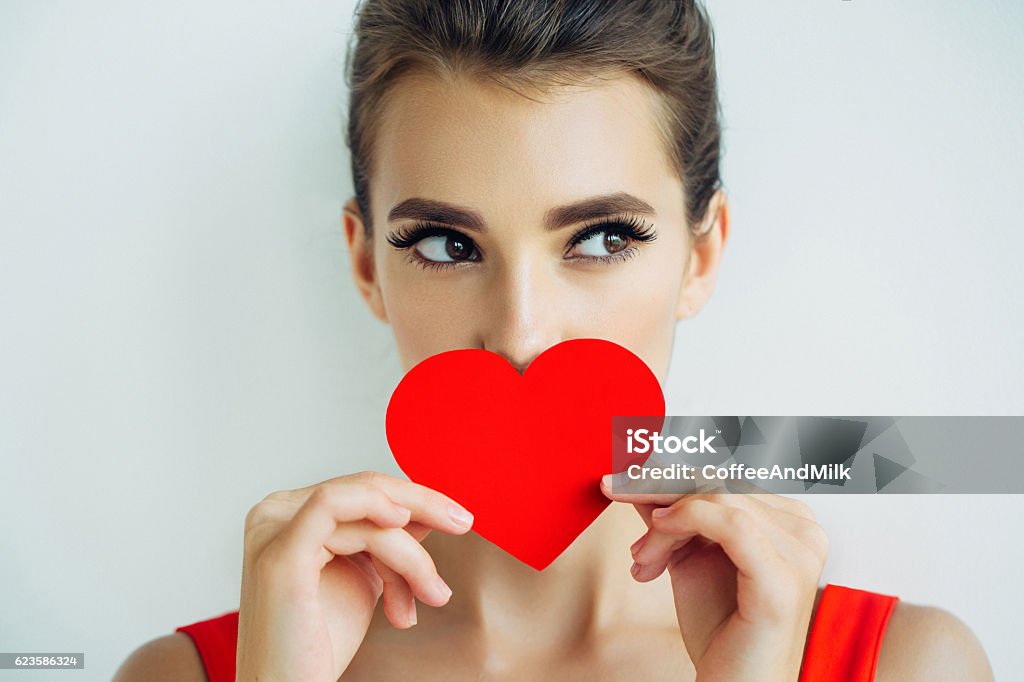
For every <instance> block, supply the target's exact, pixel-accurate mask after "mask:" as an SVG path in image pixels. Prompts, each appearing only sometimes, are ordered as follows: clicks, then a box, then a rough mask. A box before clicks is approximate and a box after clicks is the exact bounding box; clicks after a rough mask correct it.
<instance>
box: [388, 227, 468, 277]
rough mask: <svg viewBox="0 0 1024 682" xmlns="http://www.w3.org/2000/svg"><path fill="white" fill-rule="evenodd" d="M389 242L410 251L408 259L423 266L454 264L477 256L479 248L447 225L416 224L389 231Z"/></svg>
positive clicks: (452, 265) (400, 249) (438, 266)
mask: <svg viewBox="0 0 1024 682" xmlns="http://www.w3.org/2000/svg"><path fill="white" fill-rule="evenodd" d="M387 240H388V243H389V244H391V245H392V246H393V247H395V248H396V249H398V250H399V251H406V250H410V251H412V253H411V254H409V257H410V259H412V260H413V261H415V262H416V263H417V264H419V265H422V266H424V267H428V266H429V267H434V268H441V267H454V266H455V265H456V264H458V263H465V262H473V261H478V260H480V249H478V248H477V246H476V244H475V243H474V242H473V240H472V239H470V238H469V237H467V236H466V235H464V234H462V233H461V232H459V231H458V230H453V229H452V228H450V227H444V226H442V225H431V224H426V223H422V224H417V225H414V226H413V227H411V228H402V229H399V230H397V231H395V232H394V233H392V234H389V235H388V237H387Z"/></svg>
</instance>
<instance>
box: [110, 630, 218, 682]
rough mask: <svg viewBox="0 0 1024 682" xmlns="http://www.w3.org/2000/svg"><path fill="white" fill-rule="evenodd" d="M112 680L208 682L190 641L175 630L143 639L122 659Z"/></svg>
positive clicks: (133, 681)
mask: <svg viewBox="0 0 1024 682" xmlns="http://www.w3.org/2000/svg"><path fill="white" fill-rule="evenodd" d="M113 682H207V678H206V670H205V669H204V668H203V662H202V661H201V660H200V658H199V652H198V651H196V647H195V645H194V644H193V643H192V640H191V639H190V638H189V636H188V635H186V634H185V633H184V632H175V633H173V634H170V635H165V636H163V637H158V638H156V639H154V640H151V641H149V642H146V643H145V644H143V645H142V646H140V647H139V648H138V649H136V650H135V651H133V652H132V653H131V654H130V655H129V656H128V658H126V659H125V661H124V663H122V664H121V667H120V668H118V670H117V672H116V673H114V680H113Z"/></svg>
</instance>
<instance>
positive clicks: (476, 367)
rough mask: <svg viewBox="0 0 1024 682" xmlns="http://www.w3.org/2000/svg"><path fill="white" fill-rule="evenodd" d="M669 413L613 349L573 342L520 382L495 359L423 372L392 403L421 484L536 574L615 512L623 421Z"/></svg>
mask: <svg viewBox="0 0 1024 682" xmlns="http://www.w3.org/2000/svg"><path fill="white" fill-rule="evenodd" d="M664 414H665V398H664V396H663V395H662V392H661V385H660V384H659V382H658V379H657V377H656V376H654V374H653V373H652V372H651V370H650V368H649V367H647V365H646V364H645V363H644V361H643V360H641V359H640V358H639V357H637V356H636V355H634V354H633V353H631V352H630V351H628V350H627V349H625V348H623V347H622V346H619V345H617V344H614V343H612V342H610V341H603V340H599V339H574V340H571V341H564V342H562V343H560V344H558V345H556V346H552V347H551V348H549V349H548V350H546V351H544V352H543V353H541V354H540V355H539V356H538V357H537V358H536V359H535V360H534V361H533V362H532V363H531V364H530V365H529V367H527V369H526V371H525V372H524V373H523V374H522V375H520V374H519V372H517V371H516V369H515V368H514V367H513V366H512V365H511V364H509V362H508V361H506V360H505V359H504V358H503V357H501V356H500V355H497V354H496V353H492V352H490V351H486V350H453V351H448V352H446V353H440V354H438V355H435V356H433V357H430V358H427V359H426V360H424V361H423V362H421V363H419V364H418V365H416V366H415V367H413V368H412V369H411V370H409V373H408V374H406V375H405V377H404V378H403V379H402V381H401V382H400V383H399V384H398V387H397V388H396V389H395V392H394V394H393V395H392V396H391V401H390V403H389V404H388V411H387V418H386V429H387V438H388V444H389V445H390V446H391V451H392V453H393V454H394V456H395V460H396V461H397V462H398V466H399V467H401V469H402V471H404V472H405V474H406V475H407V476H408V477H409V478H410V479H411V480H413V481H415V482H417V483H420V484H422V485H425V486H427V487H429V488H433V489H434V490H437V491H440V492H442V493H444V494H445V495H448V496H449V497H451V498H452V499H454V500H455V501H457V502H459V503H460V504H461V505H463V506H464V507H466V508H467V509H469V511H471V512H473V515H474V517H475V520H474V523H473V530H475V531H476V532H477V533H479V534H480V535H481V536H483V537H484V538H486V539H487V540H489V541H491V542H493V543H494V544H496V545H497V546H499V547H501V548H502V549H504V550H505V551H506V552H508V553H509V554H511V555H513V556H514V557H516V558H517V559H519V560H520V561H523V562H525V563H527V564H529V565H530V566H533V567H534V568H536V569H537V570H541V569H543V568H545V567H546V566H547V565H548V564H550V563H551V562H552V561H554V560H555V558H556V557H558V555H560V554H561V553H562V552H563V551H564V550H565V549H566V548H567V547H568V546H569V545H570V544H572V541H573V540H575V539H576V537H577V536H579V534H580V533H582V532H583V531H584V530H586V528H587V526H589V525H590V524H591V523H593V521H594V519H596V518H597V517H598V515H599V514H600V513H601V512H602V511H604V509H605V507H607V506H608V504H609V500H608V499H607V498H606V497H605V496H604V495H602V494H601V490H600V479H601V476H602V475H603V474H606V473H609V472H610V471H611V467H612V438H611V435H612V417H613V416H625V415H653V416H663V415H664Z"/></svg>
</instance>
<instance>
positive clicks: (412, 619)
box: [409, 601, 416, 627]
mask: <svg viewBox="0 0 1024 682" xmlns="http://www.w3.org/2000/svg"><path fill="white" fill-rule="evenodd" d="M409 625H410V627H411V626H413V625H416V602H414V601H411V602H409Z"/></svg>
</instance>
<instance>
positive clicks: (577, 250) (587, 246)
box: [565, 216, 656, 262]
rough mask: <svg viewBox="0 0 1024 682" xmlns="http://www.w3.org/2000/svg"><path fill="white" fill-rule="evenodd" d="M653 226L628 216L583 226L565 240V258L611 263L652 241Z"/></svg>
mask: <svg viewBox="0 0 1024 682" xmlns="http://www.w3.org/2000/svg"><path fill="white" fill-rule="evenodd" d="M655 236H656V235H655V233H654V226H653V225H650V224H647V223H644V222H643V221H642V220H640V219H639V218H636V217H632V216H624V217H621V218H611V219H605V220H602V221H601V222H599V223H596V224H593V225H589V226H587V227H584V228H583V229H582V230H580V231H579V232H577V233H576V234H575V235H574V236H573V238H572V239H571V240H570V241H569V249H568V251H566V253H565V256H566V258H569V259H574V258H575V259H580V260H584V261H586V260H591V261H602V262H611V261H616V260H622V259H624V258H629V257H631V256H633V255H635V254H636V251H637V245H638V244H640V243H644V242H650V241H653V240H654V238H655Z"/></svg>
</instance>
